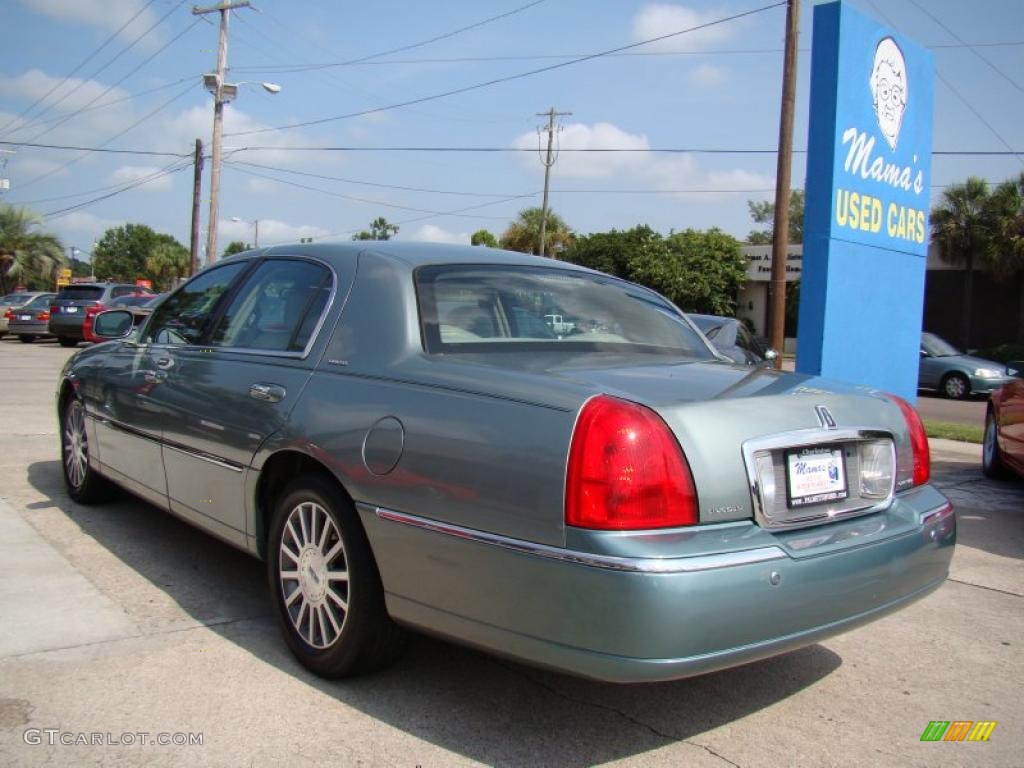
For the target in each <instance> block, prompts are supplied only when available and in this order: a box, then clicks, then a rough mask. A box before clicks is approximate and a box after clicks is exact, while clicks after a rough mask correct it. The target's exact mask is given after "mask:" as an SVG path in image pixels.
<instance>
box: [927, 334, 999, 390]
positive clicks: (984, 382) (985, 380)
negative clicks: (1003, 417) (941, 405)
mask: <svg viewBox="0 0 1024 768" xmlns="http://www.w3.org/2000/svg"><path fill="white" fill-rule="evenodd" d="M1014 381H1015V376H1014V375H1013V373H1011V372H1010V371H1009V370H1008V369H1007V367H1006V366H1005V365H1004V364H1003V363H997V362H995V361H994V360H986V359H985V358H983V357H974V356H972V355H967V354H964V353H963V352H961V351H960V350H959V349H957V348H956V347H954V346H953V345H952V344H950V343H949V342H948V341H946V340H945V339H944V338H942V337H941V336H936V335H935V334H934V333H927V332H926V333H922V334H921V363H920V367H919V368H918V374H917V386H918V389H926V390H933V391H937V392H941V393H942V394H943V395H945V396H946V397H949V398H952V399H954V400H962V399H963V398H965V397H968V396H969V395H991V394H992V393H993V392H995V391H996V390H997V389H999V388H1000V387H1004V386H1006V385H1007V384H1011V383H1013V382H1014Z"/></svg>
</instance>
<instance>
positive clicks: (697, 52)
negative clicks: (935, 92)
mask: <svg viewBox="0 0 1024 768" xmlns="http://www.w3.org/2000/svg"><path fill="white" fill-rule="evenodd" d="M1022 45H1024V41H1007V42H994V43H966V42H965V43H948V44H946V43H943V44H935V45H928V46H925V47H926V48H930V49H948V48H1000V47H1014V46H1022ZM321 50H326V49H324V48H321ZM799 50H800V52H801V53H810V50H811V49H810V48H800V49H799ZM782 52H783V49H782V48H713V49H706V48H704V49H694V50H684V51H629V52H626V53H610V54H608V58H619V57H637V56H642V57H652V56H653V57H671V56H731V55H762V54H776V53H782ZM586 55H587V54H583V53H547V54H522V55H504V56H450V57H439V58H425V59H387V60H385V61H335V62H310V63H305V64H280V65H267V66H255V65H254V66H241V67H234V68H233V71H235V72H250V73H252V72H278V73H282V74H284V73H289V74H290V73H297V72H306V71H309V70H317V69H328V68H331V67H348V66H357V65H358V66H363V65H366V66H386V65H412V64H478V63H482V62H487V61H544V60H557V59H576V58H579V57H581V56H586ZM276 58H280V57H276Z"/></svg>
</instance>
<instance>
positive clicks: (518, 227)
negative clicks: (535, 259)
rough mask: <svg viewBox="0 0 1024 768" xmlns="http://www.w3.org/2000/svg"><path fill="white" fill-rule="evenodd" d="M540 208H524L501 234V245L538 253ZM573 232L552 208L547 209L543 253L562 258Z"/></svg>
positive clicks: (514, 249)
mask: <svg viewBox="0 0 1024 768" xmlns="http://www.w3.org/2000/svg"><path fill="white" fill-rule="evenodd" d="M542 213H543V212H542V210H541V209H540V208H524V209H523V210H521V211H520V212H519V215H518V216H517V217H516V219H515V221H513V222H512V223H511V224H509V225H508V229H506V230H505V231H504V232H503V233H502V235H501V247H502V248H507V249H508V250H510V251H519V252H521V253H534V254H536V253H540V222H541V216H542ZM572 239H573V234H572V230H571V229H569V225H568V224H566V223H565V221H563V220H562V217H561V216H559V215H558V214H557V213H555V212H554V211H552V210H548V220H547V226H546V227H545V230H544V241H545V243H544V253H546V254H547V255H548V256H551V257H552V258H556V259H560V258H562V253H563V252H564V251H565V250H566V249H567V248H568V247H569V246H570V245H572Z"/></svg>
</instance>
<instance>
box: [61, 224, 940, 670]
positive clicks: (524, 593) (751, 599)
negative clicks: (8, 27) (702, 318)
mask: <svg viewBox="0 0 1024 768" xmlns="http://www.w3.org/2000/svg"><path fill="white" fill-rule="evenodd" d="M557 315H560V316H562V326H561V327H560V329H559V330H557V331H556V329H555V328H554V327H553V322H552V321H551V319H550V318H551V317H552V316H557ZM566 318H570V319H571V320H569V321H567V320H566ZM569 322H571V327H569V325H568V323H569ZM95 325H96V330H97V333H99V334H100V335H102V336H103V337H105V338H113V339H114V340H113V341H111V342H108V343H105V344H100V345H97V346H95V347H92V348H88V349H83V350H80V351H79V352H78V353H77V354H75V355H74V357H72V358H71V359H70V360H69V361H68V364H67V366H66V367H65V369H64V371H63V373H62V375H61V378H60V382H59V387H58V394H57V410H58V414H59V418H60V423H61V451H62V457H63V467H64V476H65V481H66V485H67V490H68V493H69V494H70V496H71V497H72V498H73V499H74V500H76V501H78V502H81V503H90V502H96V501H99V500H100V499H102V498H103V497H104V494H105V493H106V492H108V491H109V490H110V487H111V486H110V484H111V482H113V483H116V484H117V485H120V486H122V487H123V488H126V489H128V490H129V491H131V492H133V493H135V494H137V495H139V496H141V497H143V498H145V499H148V500H149V501H151V502H153V503H154V504H157V505H159V506H161V507H163V508H165V509H168V510H170V511H171V512H172V513H174V514H176V515H179V516H181V517H182V518H184V519H185V520H188V521H189V522H191V523H193V524H195V525H197V526H199V527H200V528H203V529H204V530H206V531H209V532H210V533H212V534H214V535H216V536H219V537H220V538H222V539H224V540H225V541H227V542H230V543H231V544H233V545H235V546H237V547H239V548H241V549H244V550H246V551H248V552H250V553H252V554H253V555H255V556H258V557H260V558H263V559H264V560H265V561H266V568H267V577H268V579H269V583H270V591H271V594H272V599H273V601H274V606H275V613H276V615H277V618H278V620H279V624H280V626H281V629H282V631H283V633H284V637H285V640H286V641H287V643H288V645H289V646H290V647H291V649H292V651H293V652H294V653H295V655H296V656H297V657H298V659H299V660H300V661H301V662H302V663H303V664H304V665H306V666H307V667H308V668H309V669H311V670H313V671H314V672H316V673H318V674H320V675H324V676H327V677H340V676H344V675H351V674H355V673H358V672H364V671H368V670H372V669H374V668H378V667H380V666H381V665H383V664H386V663H387V662H388V661H389V660H391V659H392V658H394V656H395V654H396V653H398V652H399V650H400V649H401V646H402V642H403V636H404V631H405V630H406V629H415V630H424V631H427V632H430V633H433V634H437V635H441V636H443V637H447V638H450V639H452V640H454V641H457V642H462V643H467V644H470V645H473V646H475V647H478V648H482V649H486V650H489V651H492V652H494V653H498V654H502V655H505V656H510V657H514V658H517V659H521V660H523V661H525V662H528V663H532V664H537V665H542V666H546V667H550V668H555V669H559V670H564V671H567V672H571V673H574V674H578V675H583V676H587V677H591V678H597V679H601V680H610V681H619V682H638V681H656V680H669V679H674V678H680V677H685V676H688V675H693V674H699V673H702V672H708V671H711V670H715V669H720V668H724V667H728V666H732V665H736V664H741V663H744V662H748V661H752V660H755V659H760V658H763V657H766V656H770V655H773V654H778V653H782V652H785V651H788V650H790V649H793V648H797V647H800V646H803V645H807V644H809V643H814V642H816V641H818V640H820V639H822V638H825V637H828V636H830V635H833V634H835V633H838V632H842V631H845V630H847V629H850V628H851V627H855V626H858V625H860V624H863V623H865V622H867V621H871V620H873V619H876V618H878V617H880V616H883V615H885V614H887V613H889V612H891V611H894V610H896V609H899V608H901V607H903V606H905V605H907V604H909V603H910V602H912V601H914V600H917V599H918V598H921V597H923V596H924V595H926V594H928V593H929V592H930V591H932V590H934V589H935V588H937V587H938V586H939V585H940V584H942V582H943V580H944V579H945V578H946V575H947V572H948V568H949V562H950V558H951V556H952V553H953V544H954V541H955V538H956V519H955V516H954V514H953V509H952V507H951V505H950V503H949V501H948V500H947V499H946V498H945V497H944V496H943V495H942V494H941V493H940V492H939V491H938V490H936V489H935V488H934V487H933V486H932V485H931V484H930V483H929V453H928V442H927V439H926V437H925V433H924V429H923V428H922V425H921V422H920V420H919V419H918V417H917V414H916V412H915V411H914V409H913V408H912V407H911V406H909V405H908V404H907V403H905V402H903V401H902V400H900V399H899V398H897V397H894V396H890V395H886V394H884V393H882V392H878V391H875V390H870V389H866V388H861V387H855V386H849V385H843V384H837V383H834V382H829V381H825V380H821V379H816V378H809V377H807V376H800V375H792V374H783V373H780V372H776V371H774V370H766V369H763V368H751V367H748V366H742V365H734V364H732V363H729V362H726V361H723V360H722V359H721V358H720V357H719V356H717V355H716V354H715V353H714V352H713V350H712V349H711V348H709V347H708V345H707V343H706V342H705V340H704V338H703V337H702V336H701V335H700V334H699V333H697V332H696V331H695V329H694V327H693V326H692V325H691V324H690V323H689V321H688V320H686V318H685V317H684V316H683V315H682V314H681V313H680V312H679V311H678V310H677V309H676V308H675V307H674V306H673V305H672V304H671V303H669V302H667V301H666V300H664V299H663V298H662V297H660V296H658V295H657V294H655V293H653V292H651V291H649V290H647V289H645V288H642V287H640V286H637V285H633V284H630V283H627V282H624V281H622V280H619V279H617V278H613V277H609V276H606V275H602V274H600V273H596V272H592V271H590V270H586V269H583V268H579V267H574V266H572V265H568V264H564V263H561V262H557V261H552V260H549V259H544V258H538V257H533V256H528V255H523V254H517V253H510V252H505V251H500V250H492V249H479V248H471V247H454V246H430V245H426V244H407V243H394V242H389V243H371V244H367V243H345V244H338V245H328V244H316V245H294V246H275V247H272V248H267V249H262V250H258V251H252V252H248V253H245V254H240V255H238V256H236V257H233V258H230V259H226V260H224V261H220V262H218V263H217V264H215V265H214V266H211V267H209V268H208V269H206V270H205V271H204V272H201V273H200V274H198V275H197V276H195V277H194V278H192V280H190V281H189V282H188V283H186V284H185V285H184V286H182V287H181V288H179V289H178V290H177V291H175V292H174V293H172V294H171V295H170V296H168V297H167V298H166V299H165V300H164V301H163V302H162V303H161V304H160V305H159V306H158V307H157V308H156V309H155V310H154V311H153V313H152V314H151V316H150V317H149V318H148V319H146V320H145V321H144V322H143V323H142V324H141V325H140V326H138V327H137V328H135V329H134V330H133V317H132V314H131V313H130V312H128V311H124V310H110V311H106V312H103V313H101V314H99V315H98V316H97V317H96V320H95Z"/></svg>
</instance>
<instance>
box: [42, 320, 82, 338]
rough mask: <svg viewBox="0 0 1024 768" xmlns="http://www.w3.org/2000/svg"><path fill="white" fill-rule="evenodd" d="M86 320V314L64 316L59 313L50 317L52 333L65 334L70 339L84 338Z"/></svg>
mask: <svg viewBox="0 0 1024 768" xmlns="http://www.w3.org/2000/svg"><path fill="white" fill-rule="evenodd" d="M84 322H85V315H84V314H82V315H75V316H70V315H69V316H67V317H64V316H62V315H57V316H55V317H51V318H50V325H49V329H50V333H51V334H52V335H54V336H64V337H66V338H69V339H79V340H81V339H82V325H83V323H84Z"/></svg>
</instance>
